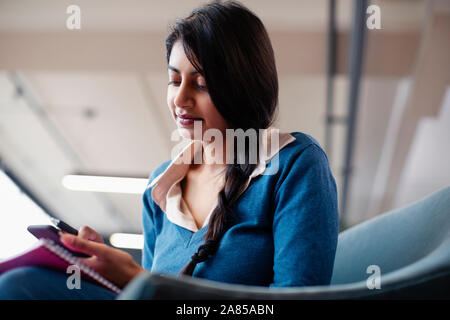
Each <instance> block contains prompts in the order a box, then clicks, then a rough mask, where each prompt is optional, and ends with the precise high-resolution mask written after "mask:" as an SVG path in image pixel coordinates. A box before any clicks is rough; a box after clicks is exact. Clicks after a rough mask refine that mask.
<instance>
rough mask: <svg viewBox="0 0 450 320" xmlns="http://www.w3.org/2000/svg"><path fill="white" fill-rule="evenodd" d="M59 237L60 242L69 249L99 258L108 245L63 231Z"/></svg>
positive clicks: (102, 255) (104, 253)
mask: <svg viewBox="0 0 450 320" xmlns="http://www.w3.org/2000/svg"><path fill="white" fill-rule="evenodd" d="M60 238H61V241H62V243H64V245H65V246H67V247H68V248H69V249H71V250H74V251H77V252H81V253H85V254H88V255H94V256H97V257H100V258H102V257H105V256H106V254H107V250H108V247H107V246H106V245H105V244H103V243H98V242H95V241H91V240H86V239H82V238H81V237H79V236H74V235H72V234H69V233H63V234H62V235H61V237H60Z"/></svg>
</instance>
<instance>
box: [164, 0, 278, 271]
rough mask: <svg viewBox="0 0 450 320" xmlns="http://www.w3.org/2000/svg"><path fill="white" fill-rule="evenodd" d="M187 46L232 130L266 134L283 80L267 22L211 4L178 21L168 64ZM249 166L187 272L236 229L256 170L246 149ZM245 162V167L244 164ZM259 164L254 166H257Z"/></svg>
mask: <svg viewBox="0 0 450 320" xmlns="http://www.w3.org/2000/svg"><path fill="white" fill-rule="evenodd" d="M178 40H179V41H181V42H182V44H183V47H184V51H185V53H186V56H187V58H188V59H189V61H190V62H191V64H192V65H193V66H194V68H195V69H196V70H198V71H199V72H200V74H201V75H202V76H203V77H204V78H205V81H206V86H207V88H208V92H209V95H210V97H211V100H212V101H213V103H214V105H215V106H216V108H217V110H218V112H219V113H220V114H221V115H222V117H223V118H224V119H225V121H226V122H227V123H228V125H229V126H230V127H231V129H239V128H240V129H243V130H244V131H245V130H247V129H256V130H258V129H266V128H268V127H269V126H270V125H271V124H272V122H273V119H274V115H275V112H276V110H277V106H278V76H277V71H276V67H275V58H274V54H273V49H272V45H271V43H270V39H269V36H268V34H267V31H266V29H265V27H264V25H263V23H262V22H261V20H260V19H259V18H258V17H257V16H256V15H255V14H253V13H252V12H251V11H250V10H248V9H247V8H245V7H244V6H243V5H241V4H239V3H237V2H235V1H227V2H223V3H218V2H214V3H209V4H206V5H204V6H202V7H200V8H198V9H195V10H194V11H192V12H191V14H190V15H189V16H188V17H186V18H184V19H180V20H177V21H176V23H175V25H174V26H172V29H171V32H170V34H169V35H168V36H167V38H166V49H167V63H169V60H170V54H171V51H172V47H173V45H174V43H175V42H176V41H178ZM245 150H246V151H245V153H246V154H245V155H244V158H245V163H244V164H238V161H236V157H237V152H235V153H234V154H235V161H234V163H233V164H229V165H228V167H227V169H226V173H225V185H224V187H223V189H222V190H221V191H220V192H219V195H218V204H217V206H216V208H215V209H214V211H213V212H212V215H211V217H210V220H209V225H208V231H207V233H206V234H205V239H204V240H205V241H204V243H203V244H202V245H201V246H200V247H199V248H198V251H197V252H196V253H195V254H194V255H193V256H192V258H191V261H189V263H188V264H187V265H186V266H185V267H184V268H183V270H182V271H181V274H184V275H192V273H193V272H194V269H195V266H196V265H197V263H199V262H203V261H205V260H207V259H208V257H209V256H210V255H212V254H214V253H215V252H216V251H217V249H218V247H219V242H220V239H221V238H222V236H223V234H224V233H225V231H226V230H227V229H228V228H229V227H230V226H231V225H232V223H233V212H232V206H233V205H234V204H235V203H236V202H237V200H238V198H239V197H240V195H241V193H242V192H243V190H244V188H245V186H246V183H247V181H248V179H249V177H250V175H251V173H252V172H253V170H254V169H255V167H256V164H254V163H250V161H248V159H249V154H248V153H249V150H250V148H247V147H246V148H245ZM240 162H242V161H240ZM253 162H254V161H253Z"/></svg>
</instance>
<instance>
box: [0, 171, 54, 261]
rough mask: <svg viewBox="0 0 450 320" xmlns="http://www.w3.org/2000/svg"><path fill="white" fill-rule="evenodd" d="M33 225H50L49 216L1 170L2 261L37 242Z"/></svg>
mask: <svg viewBox="0 0 450 320" xmlns="http://www.w3.org/2000/svg"><path fill="white" fill-rule="evenodd" d="M31 224H50V220H49V216H48V215H47V214H46V213H45V212H44V211H43V210H42V209H41V208H40V207H39V206H38V205H36V204H35V203H34V202H33V201H32V200H31V199H30V198H29V197H28V196H27V195H26V194H25V193H23V192H22V191H21V190H20V189H19V188H18V187H17V186H16V184H15V183H14V181H12V180H11V179H10V178H9V177H8V176H7V175H6V174H5V173H4V172H3V171H1V170H0V261H2V260H4V259H6V258H9V257H11V256H14V255H16V254H18V253H20V252H22V251H25V250H26V249H28V248H29V247H31V246H32V245H33V244H34V243H36V242H37V239H36V238H35V237H34V236H33V235H32V234H31V233H29V232H28V231H27V227H28V226H29V225H31Z"/></svg>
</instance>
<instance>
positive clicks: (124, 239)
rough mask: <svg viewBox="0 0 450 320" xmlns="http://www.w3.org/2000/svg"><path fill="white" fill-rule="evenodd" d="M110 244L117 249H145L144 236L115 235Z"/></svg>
mask: <svg viewBox="0 0 450 320" xmlns="http://www.w3.org/2000/svg"><path fill="white" fill-rule="evenodd" d="M109 242H110V243H111V245H113V246H114V247H116V248H125V249H142V248H143V247H144V237H143V236H142V234H132V233H113V234H112V235H111V236H110V237H109Z"/></svg>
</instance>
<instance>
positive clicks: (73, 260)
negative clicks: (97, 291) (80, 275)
mask: <svg viewBox="0 0 450 320" xmlns="http://www.w3.org/2000/svg"><path fill="white" fill-rule="evenodd" d="M39 241H40V242H41V243H42V245H44V246H45V247H46V248H47V249H48V250H50V251H51V252H53V253H54V254H56V255H57V256H58V257H60V258H62V259H63V260H65V261H67V262H68V263H70V264H72V265H76V266H77V267H78V268H80V270H81V271H82V272H84V273H85V274H87V275H88V276H89V277H91V278H93V279H95V280H97V281H98V282H99V283H101V284H102V285H104V286H105V287H107V288H108V289H110V290H112V291H114V292H115V293H117V294H119V293H121V292H122V290H120V289H119V288H118V287H117V286H116V285H114V284H113V283H112V282H110V281H109V280H106V279H105V278H104V277H103V276H101V275H100V274H99V273H98V272H96V271H94V270H93V269H91V268H89V267H88V266H86V265H85V264H83V263H82V262H80V261H79V259H78V258H77V257H75V256H74V255H72V254H71V253H70V252H69V251H67V250H66V249H64V248H63V247H61V246H60V245H57V244H56V243H55V242H53V241H52V240H50V239H40V240H39Z"/></svg>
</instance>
